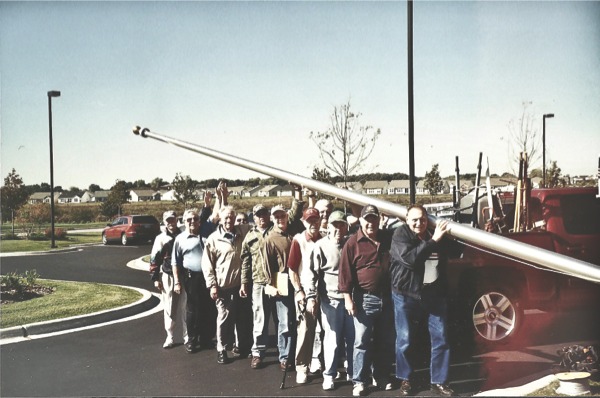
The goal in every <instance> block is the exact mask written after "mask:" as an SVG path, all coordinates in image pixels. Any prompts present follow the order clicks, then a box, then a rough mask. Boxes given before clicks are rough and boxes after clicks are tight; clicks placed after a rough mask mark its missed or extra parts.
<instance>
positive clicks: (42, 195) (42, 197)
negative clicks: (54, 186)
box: [27, 192, 50, 205]
mask: <svg viewBox="0 0 600 398" xmlns="http://www.w3.org/2000/svg"><path fill="white" fill-rule="evenodd" d="M49 198H50V192H34V193H32V194H31V195H30V196H29V199H28V200H27V201H28V203H29V204H31V205H34V204H37V203H50V199H49ZM46 199H48V201H46Z"/></svg>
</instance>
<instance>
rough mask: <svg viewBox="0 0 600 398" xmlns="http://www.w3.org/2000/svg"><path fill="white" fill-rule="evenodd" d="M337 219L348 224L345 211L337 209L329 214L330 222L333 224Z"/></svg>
mask: <svg viewBox="0 0 600 398" xmlns="http://www.w3.org/2000/svg"><path fill="white" fill-rule="evenodd" d="M336 221H341V222H344V223H346V224H348V221H347V220H346V215H345V214H344V212H343V211H339V210H336V211H334V212H333V213H331V214H330V215H329V219H328V220H327V222H328V223H330V224H331V223H334V222H336Z"/></svg>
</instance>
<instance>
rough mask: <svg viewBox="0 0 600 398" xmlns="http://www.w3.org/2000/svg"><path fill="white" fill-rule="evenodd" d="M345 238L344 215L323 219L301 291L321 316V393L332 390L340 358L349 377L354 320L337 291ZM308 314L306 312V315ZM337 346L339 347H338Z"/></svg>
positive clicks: (335, 212)
mask: <svg viewBox="0 0 600 398" xmlns="http://www.w3.org/2000/svg"><path fill="white" fill-rule="evenodd" d="M347 235H348V222H347V220H346V215H345V214H344V212H342V211H339V210H336V211H334V212H333V213H331V215H330V216H329V218H328V219H327V236H326V237H325V238H323V239H321V240H319V241H318V242H316V243H315V245H314V248H313V250H312V253H311V258H310V270H311V272H310V276H311V278H310V280H309V283H308V285H307V286H306V287H305V291H306V297H307V300H308V302H309V303H310V302H311V301H314V300H317V303H320V310H321V313H322V316H321V323H322V327H323V330H324V332H325V333H324V337H323V363H324V368H323V390H333V389H334V387H335V386H334V380H335V378H336V376H337V369H338V364H339V361H340V358H341V357H342V354H343V353H345V354H346V360H347V366H346V372H347V374H348V375H350V377H352V372H353V371H352V356H353V355H352V352H353V347H354V320H353V318H352V316H351V315H350V314H348V312H347V311H346V307H345V303H344V295H343V294H342V293H341V292H340V291H339V289H338V282H339V276H338V275H339V265H340V255H341V252H342V247H343V246H344V243H345V242H346V239H347ZM308 311H309V310H308V309H307V312H308ZM339 343H341V346H339V347H338V345H339Z"/></svg>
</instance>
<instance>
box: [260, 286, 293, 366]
mask: <svg viewBox="0 0 600 398" xmlns="http://www.w3.org/2000/svg"><path fill="white" fill-rule="evenodd" d="M291 291H293V289H292V290H291ZM273 311H275V314H274V315H276V316H274V318H275V319H276V320H277V348H278V349H279V362H281V361H287V358H288V355H289V353H290V349H291V348H292V347H291V343H292V337H293V333H295V330H296V326H295V319H296V310H295V308H294V304H293V299H292V297H290V296H285V297H279V296H278V297H270V296H268V295H266V294H265V286H264V285H259V284H254V285H253V286H252V312H253V313H254V329H253V332H252V334H253V335H254V345H253V346H252V355H253V356H256V357H261V358H264V356H265V351H266V350H267V342H268V340H269V317H270V316H271V314H272V313H273ZM292 352H293V351H292Z"/></svg>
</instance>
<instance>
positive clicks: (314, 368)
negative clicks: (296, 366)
mask: <svg viewBox="0 0 600 398" xmlns="http://www.w3.org/2000/svg"><path fill="white" fill-rule="evenodd" d="M321 370H323V369H322V367H321V361H320V360H319V358H313V359H312V361H311V362H310V373H312V374H316V373H319V372H320V371H321Z"/></svg>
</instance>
